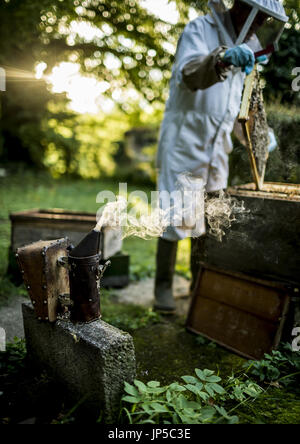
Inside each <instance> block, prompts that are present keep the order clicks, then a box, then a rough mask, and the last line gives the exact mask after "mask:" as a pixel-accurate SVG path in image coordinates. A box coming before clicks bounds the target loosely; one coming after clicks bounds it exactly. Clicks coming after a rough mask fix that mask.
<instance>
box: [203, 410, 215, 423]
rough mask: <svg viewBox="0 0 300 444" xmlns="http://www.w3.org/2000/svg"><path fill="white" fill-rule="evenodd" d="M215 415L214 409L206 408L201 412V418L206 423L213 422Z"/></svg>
mask: <svg viewBox="0 0 300 444" xmlns="http://www.w3.org/2000/svg"><path fill="white" fill-rule="evenodd" d="M215 413H216V410H215V409H214V408H213V407H204V408H203V409H202V410H201V412H200V415H201V418H202V419H203V420H205V421H206V420H211V419H212V418H213V417H214V415H215Z"/></svg>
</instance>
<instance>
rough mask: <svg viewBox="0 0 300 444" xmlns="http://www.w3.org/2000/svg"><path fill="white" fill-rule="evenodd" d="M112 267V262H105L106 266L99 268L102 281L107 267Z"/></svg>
mask: <svg viewBox="0 0 300 444" xmlns="http://www.w3.org/2000/svg"><path fill="white" fill-rule="evenodd" d="M110 265H111V261H107V262H105V264H104V265H99V266H98V271H99V279H101V278H102V276H103V275H104V273H105V270H106V269H107V267H109V266H110Z"/></svg>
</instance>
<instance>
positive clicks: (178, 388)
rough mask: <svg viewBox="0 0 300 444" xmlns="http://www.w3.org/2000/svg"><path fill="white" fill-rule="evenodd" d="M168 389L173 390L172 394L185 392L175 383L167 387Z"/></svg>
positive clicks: (183, 388) (184, 389)
mask: <svg viewBox="0 0 300 444" xmlns="http://www.w3.org/2000/svg"><path fill="white" fill-rule="evenodd" d="M169 389H171V390H173V391H174V392H185V391H186V388H185V387H183V386H182V385H180V384H177V382H173V384H171V385H169Z"/></svg>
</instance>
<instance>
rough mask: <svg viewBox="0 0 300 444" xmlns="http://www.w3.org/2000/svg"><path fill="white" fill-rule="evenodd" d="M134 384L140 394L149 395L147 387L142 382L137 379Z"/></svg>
mask: <svg viewBox="0 0 300 444" xmlns="http://www.w3.org/2000/svg"><path fill="white" fill-rule="evenodd" d="M134 384H135V385H136V386H137V388H138V389H139V392H140V393H147V392H148V389H147V386H146V385H145V384H144V383H143V382H142V381H138V380H137V379H135V380H134Z"/></svg>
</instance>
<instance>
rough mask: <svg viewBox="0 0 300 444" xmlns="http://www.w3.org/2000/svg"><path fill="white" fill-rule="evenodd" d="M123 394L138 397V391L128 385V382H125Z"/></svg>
mask: <svg viewBox="0 0 300 444" xmlns="http://www.w3.org/2000/svg"><path fill="white" fill-rule="evenodd" d="M125 392H126V393H128V394H129V395H132V396H137V395H139V392H138V390H137V389H136V388H135V387H134V386H133V385H130V384H128V382H125Z"/></svg>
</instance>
